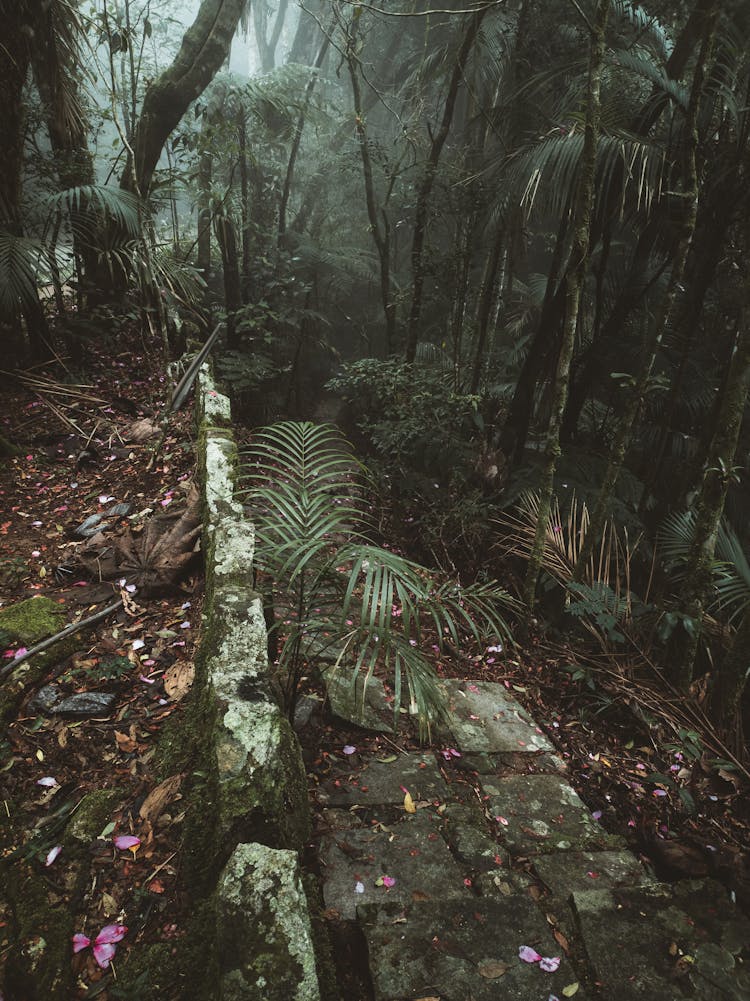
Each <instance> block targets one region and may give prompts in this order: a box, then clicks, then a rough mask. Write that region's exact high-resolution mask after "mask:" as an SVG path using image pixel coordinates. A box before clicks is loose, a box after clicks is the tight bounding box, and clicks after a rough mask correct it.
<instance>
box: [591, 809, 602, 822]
mask: <svg viewBox="0 0 750 1001" xmlns="http://www.w3.org/2000/svg"><path fill="white" fill-rule="evenodd" d="M591 816H592V817H593V818H594V820H601V819H602V811H601V810H594V812H593V813H592V814H591Z"/></svg>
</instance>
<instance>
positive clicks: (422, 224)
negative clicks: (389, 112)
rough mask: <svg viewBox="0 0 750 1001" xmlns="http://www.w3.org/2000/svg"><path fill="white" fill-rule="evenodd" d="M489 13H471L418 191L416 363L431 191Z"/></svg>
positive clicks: (410, 341)
mask: <svg viewBox="0 0 750 1001" xmlns="http://www.w3.org/2000/svg"><path fill="white" fill-rule="evenodd" d="M486 13H487V8H484V9H483V10H478V11H476V12H475V13H474V14H472V16H471V20H470V21H469V26H468V28H467V29H466V34H465V35H464V37H463V41H462V42H461V47H460V48H459V50H458V55H457V57H456V62H455V65H454V67H453V72H452V73H451V79H450V83H449V85H448V93H447V95H446V99H445V105H444V107H443V117H442V121H441V123H440V128H439V129H438V131H437V132H436V133H435V135H434V137H433V139H432V143H431V145H430V152H429V155H428V157H427V165H426V166H425V171H424V175H423V177H422V183H421V184H420V186H419V191H418V194H417V205H416V210H415V213H414V234H413V238H412V248H411V267H412V294H411V309H410V311H409V322H408V327H407V332H406V361H407V362H409V363H411V362H413V361H414V359H415V357H416V354H417V344H418V342H419V333H420V331H419V323H420V318H421V315H422V295H423V291H424V243H425V237H426V235H427V210H428V207H429V202H430V195H431V194H432V188H433V185H434V183H435V176H436V174H437V168H438V164H439V162H440V155H441V153H442V152H443V147H444V146H445V141H446V139H447V138H448V133H449V132H450V128H451V124H452V122H453V113H454V111H455V107H456V98H457V96H458V88H459V86H460V85H461V81H462V79H463V76H464V70H465V67H466V61H467V59H468V58H469V53H470V52H471V49H472V47H473V45H474V42H475V41H476V38H477V35H478V34H479V29H480V27H481V25H482V21H483V20H484V16H485V14H486Z"/></svg>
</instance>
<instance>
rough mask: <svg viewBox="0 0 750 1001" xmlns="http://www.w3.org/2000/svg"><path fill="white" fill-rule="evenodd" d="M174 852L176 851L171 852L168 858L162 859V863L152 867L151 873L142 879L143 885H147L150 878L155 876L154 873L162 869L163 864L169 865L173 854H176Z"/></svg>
mask: <svg viewBox="0 0 750 1001" xmlns="http://www.w3.org/2000/svg"><path fill="white" fill-rule="evenodd" d="M176 854H177V852H172V854H171V855H170V856H169V858H166V859H164V861H163V862H162V864H161V865H157V867H156V868H155V869H154V871H153V872H152V873H151V875H150V876H147V877H146V878H145V879H144V881H143V885H144V886H147V885H148V884H149V883H150V882H151V880H152V879H153V878H154V876H155V875H156V874H157V873H159V872H161V871H162V869H163V868H164V867H165V866H167V865H169V863H170V862H171V861H172V859H173V858H174V857H175V855H176Z"/></svg>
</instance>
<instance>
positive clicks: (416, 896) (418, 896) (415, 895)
mask: <svg viewBox="0 0 750 1001" xmlns="http://www.w3.org/2000/svg"><path fill="white" fill-rule="evenodd" d="M411 899H412V900H413V901H414V903H418V902H419V901H422V900H431V899H432V897H430V895H429V893H425V892H424V890H412V891H411Z"/></svg>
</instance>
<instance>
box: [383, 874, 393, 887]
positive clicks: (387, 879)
mask: <svg viewBox="0 0 750 1001" xmlns="http://www.w3.org/2000/svg"><path fill="white" fill-rule="evenodd" d="M395 885H396V880H395V879H394V878H393V876H383V886H386V887H387V888H388V889H389V890H390V888H391V887H392V886H395Z"/></svg>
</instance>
